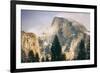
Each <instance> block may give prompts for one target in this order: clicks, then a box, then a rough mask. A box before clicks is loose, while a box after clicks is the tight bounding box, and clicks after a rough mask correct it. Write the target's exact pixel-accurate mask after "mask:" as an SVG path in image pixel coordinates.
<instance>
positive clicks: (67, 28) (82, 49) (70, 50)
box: [52, 17, 90, 60]
mask: <svg viewBox="0 0 100 73" xmlns="http://www.w3.org/2000/svg"><path fill="white" fill-rule="evenodd" d="M52 27H55V28H54V29H55V33H54V35H53V36H55V35H57V37H58V39H59V42H60V46H61V50H62V54H64V55H65V59H66V60H74V59H89V57H90V55H89V51H90V47H89V46H90V44H89V42H90V35H89V31H88V30H87V29H86V28H85V26H84V25H82V24H80V23H78V22H76V21H73V22H72V21H70V20H68V19H65V18H61V17H55V18H54V20H53V23H52ZM82 44H83V45H82Z"/></svg>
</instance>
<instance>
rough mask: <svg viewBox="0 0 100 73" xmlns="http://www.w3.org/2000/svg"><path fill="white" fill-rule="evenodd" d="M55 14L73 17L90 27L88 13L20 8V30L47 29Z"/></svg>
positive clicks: (38, 31)
mask: <svg viewBox="0 0 100 73" xmlns="http://www.w3.org/2000/svg"><path fill="white" fill-rule="evenodd" d="M55 16H60V17H64V18H67V19H68V18H70V19H74V20H76V21H78V22H79V23H82V24H83V25H85V26H86V28H87V29H88V30H89V29H90V14H89V13H73V12H54V11H36V10H21V27H22V30H23V31H26V32H34V33H36V34H41V33H43V32H45V31H48V28H49V27H50V26H51V23H52V21H53V18H54V17H55Z"/></svg>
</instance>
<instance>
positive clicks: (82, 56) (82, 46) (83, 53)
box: [77, 40, 86, 60]
mask: <svg viewBox="0 0 100 73" xmlns="http://www.w3.org/2000/svg"><path fill="white" fill-rule="evenodd" d="M85 58H86V51H85V44H84V40H81V42H80V45H79V54H78V58H77V59H78V60H84V59H85Z"/></svg>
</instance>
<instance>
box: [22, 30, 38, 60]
mask: <svg viewBox="0 0 100 73" xmlns="http://www.w3.org/2000/svg"><path fill="white" fill-rule="evenodd" d="M21 50H22V51H21V52H22V61H25V62H27V61H29V59H30V58H29V57H30V55H31V56H33V57H37V58H39V57H40V47H39V43H38V39H37V36H36V35H35V34H34V33H27V32H24V31H22V32H21ZM38 61H39V59H38Z"/></svg>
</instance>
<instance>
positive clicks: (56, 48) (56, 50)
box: [51, 35, 61, 61]
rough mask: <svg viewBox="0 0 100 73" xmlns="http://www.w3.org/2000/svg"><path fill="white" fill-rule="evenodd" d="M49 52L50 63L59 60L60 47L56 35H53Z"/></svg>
mask: <svg viewBox="0 0 100 73" xmlns="http://www.w3.org/2000/svg"><path fill="white" fill-rule="evenodd" d="M51 52H52V61H59V60H61V46H60V43H59V40H58V37H57V35H55V37H54V40H53V43H52V47H51Z"/></svg>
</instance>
